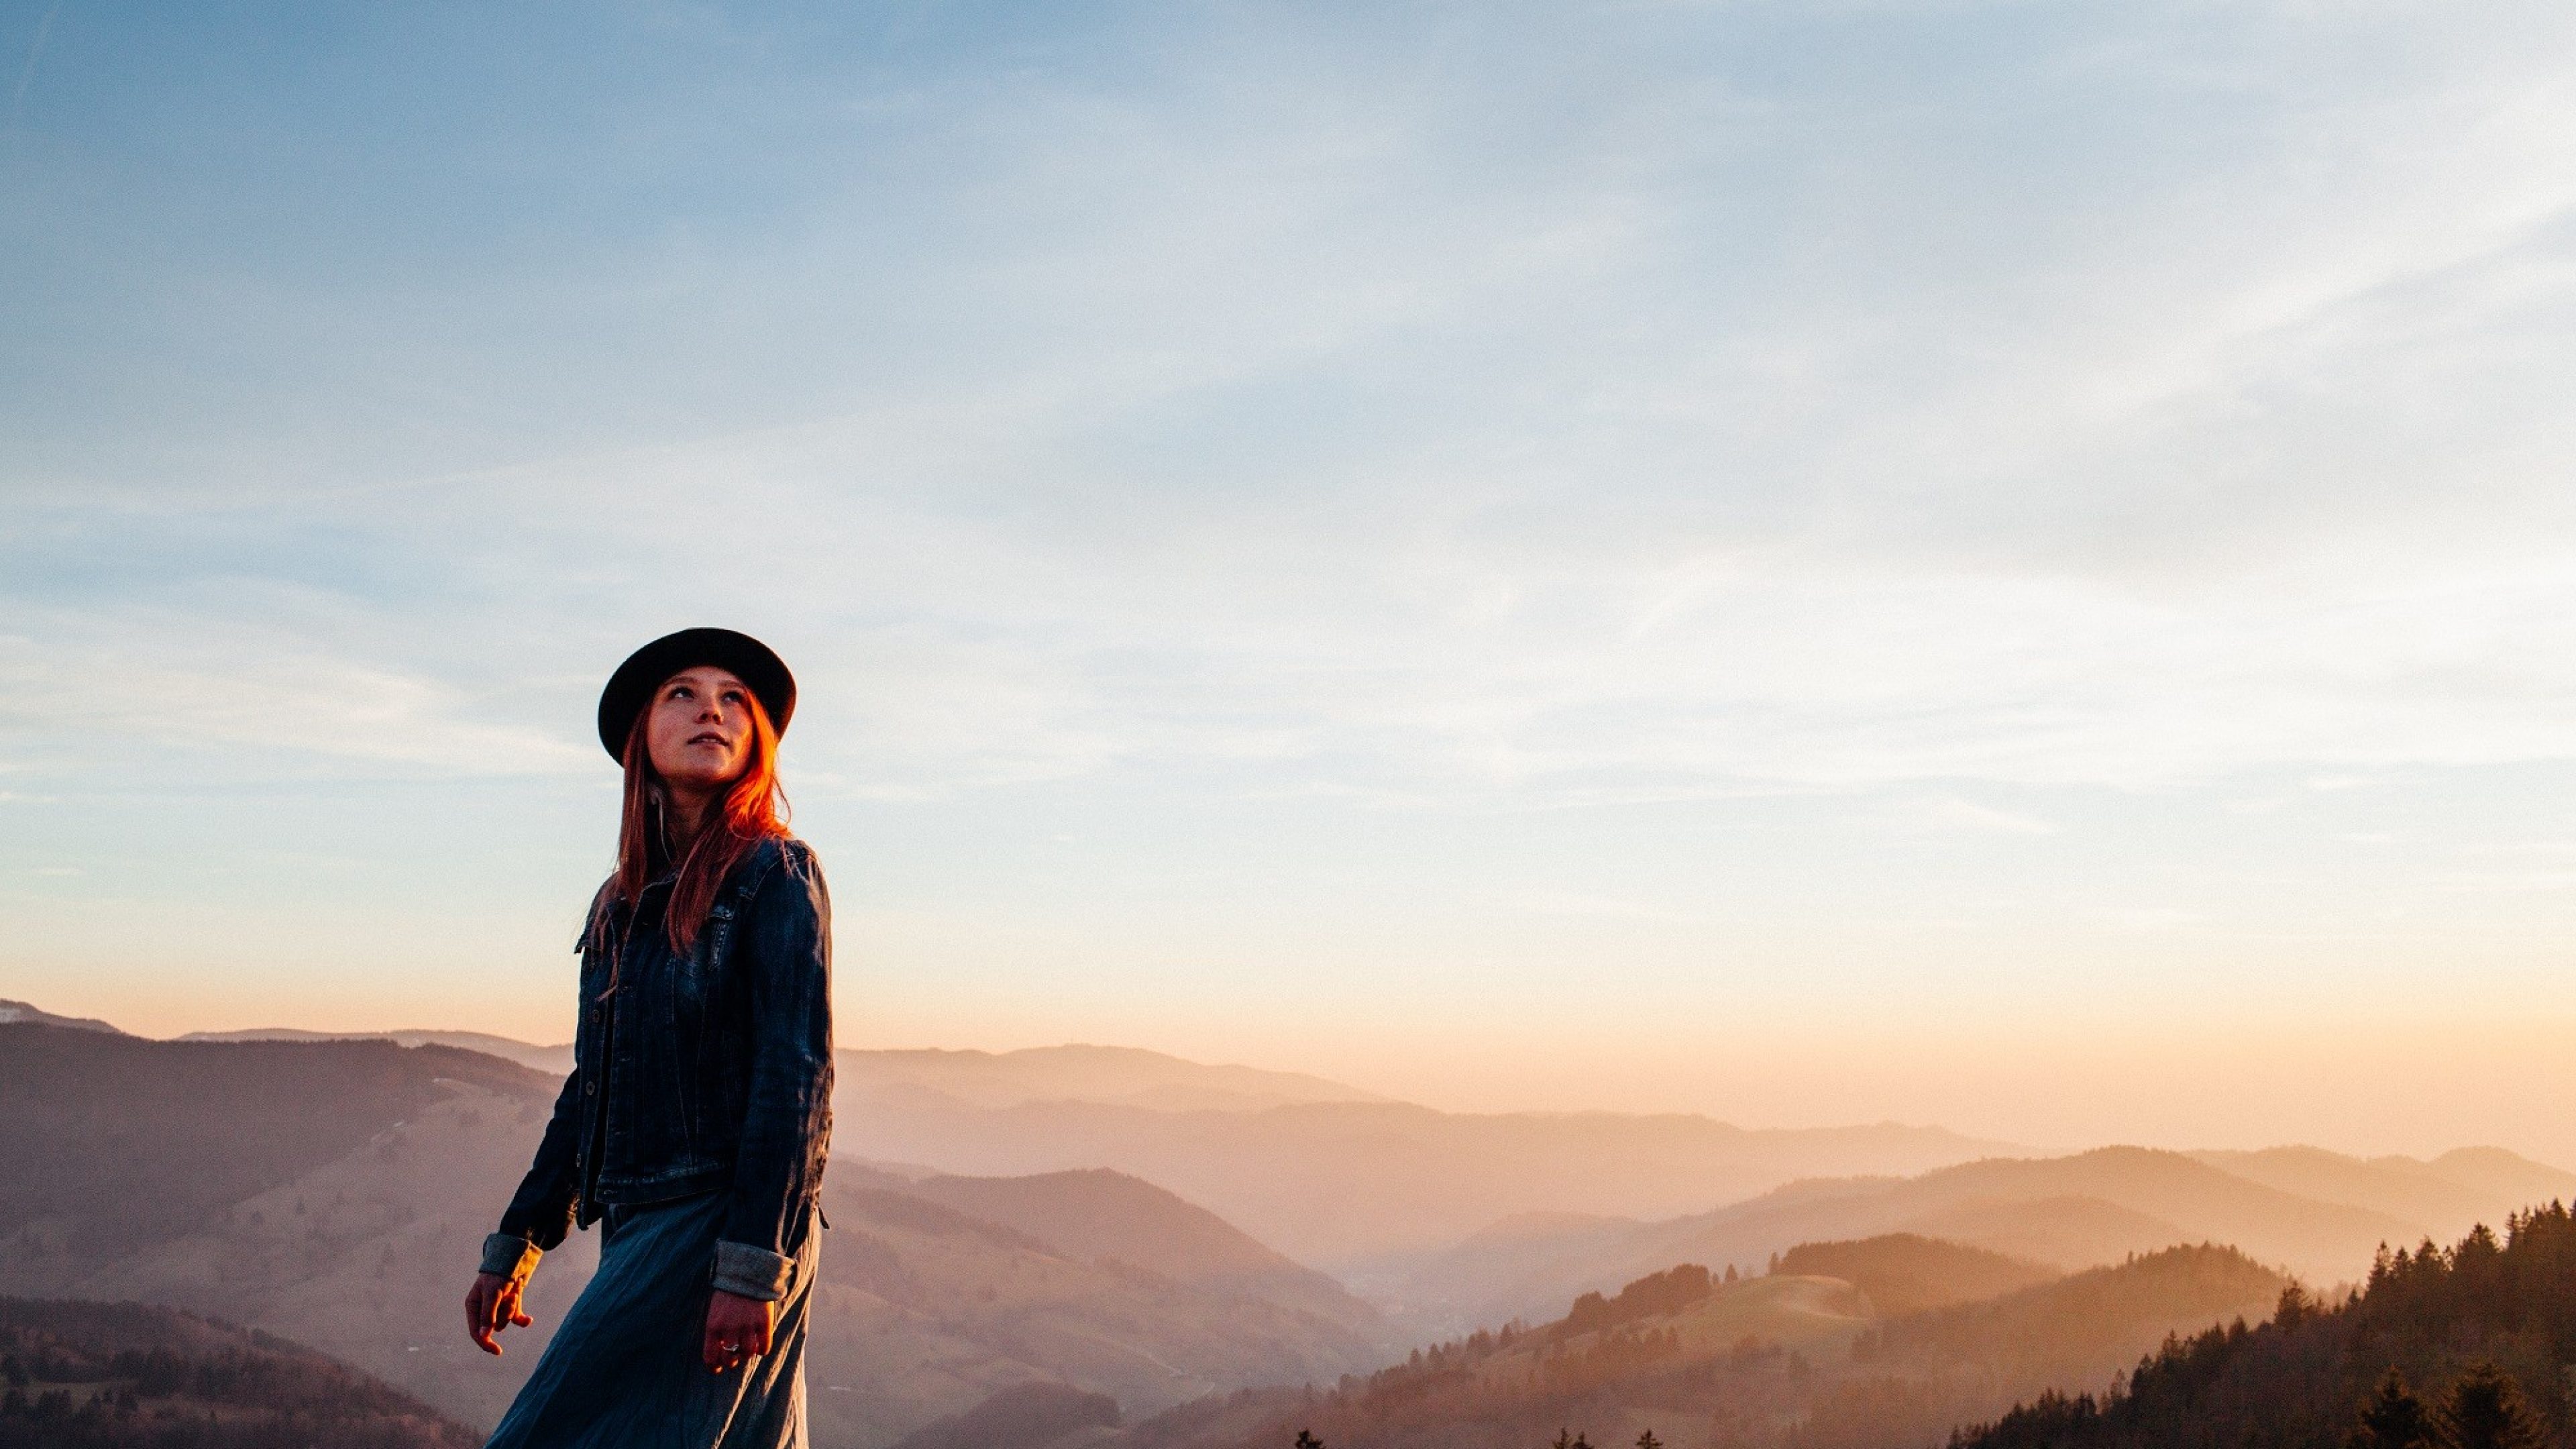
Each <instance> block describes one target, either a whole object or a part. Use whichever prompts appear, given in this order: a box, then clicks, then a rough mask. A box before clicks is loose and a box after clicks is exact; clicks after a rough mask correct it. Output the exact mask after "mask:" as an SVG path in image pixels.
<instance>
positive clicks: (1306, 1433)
mask: <svg viewBox="0 0 2576 1449" xmlns="http://www.w3.org/2000/svg"><path fill="white" fill-rule="evenodd" d="M1290 1449H1324V1441H1323V1440H1321V1439H1318V1438H1316V1437H1315V1431H1314V1430H1312V1429H1300V1430H1298V1431H1297V1442H1296V1443H1295V1444H1294V1445H1291V1446H1290Z"/></svg>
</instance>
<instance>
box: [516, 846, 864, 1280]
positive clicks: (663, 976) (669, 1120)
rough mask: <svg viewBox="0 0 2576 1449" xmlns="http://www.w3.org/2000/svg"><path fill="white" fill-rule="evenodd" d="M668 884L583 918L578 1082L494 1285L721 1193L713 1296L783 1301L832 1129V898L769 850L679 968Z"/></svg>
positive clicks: (553, 1126)
mask: <svg viewBox="0 0 2576 1449" xmlns="http://www.w3.org/2000/svg"><path fill="white" fill-rule="evenodd" d="M671 886H672V876H670V875H668V874H666V875H664V876H663V877H662V878H661V879H659V880H657V881H655V882H654V883H653V884H651V885H649V886H647V887H645V889H644V893H643V898H642V899H641V900H640V901H638V902H637V903H636V904H635V906H634V907H633V908H632V909H631V910H630V909H629V908H628V907H626V906H625V905H623V904H621V903H618V902H615V901H612V900H610V899H609V898H608V894H607V892H606V891H604V890H603V891H602V892H601V896H600V900H599V901H598V902H597V903H595V904H594V905H593V906H592V907H591V920H590V922H589V923H588V924H587V925H586V926H585V927H584V929H583V931H582V941H583V946H582V959H581V1025H580V1029H579V1032H578V1034H577V1035H576V1036H575V1038H574V1042H573V1068H572V1075H570V1076H568V1077H566V1078H564V1084H563V1090H562V1092H561V1093H559V1094H558V1095H557V1096H556V1098H555V1108H554V1116H553V1118H552V1119H551V1120H550V1121H548V1122H547V1123H546V1133H545V1137H544V1139H543V1140H542V1141H540V1142H539V1143H538V1145H537V1156H536V1161H535V1163H534V1164H533V1165H532V1166H530V1167H529V1169H528V1175H527V1177H526V1179H525V1180H524V1181H523V1182H521V1183H520V1185H519V1191H518V1195H517V1196H515V1197H513V1198H512V1199H511V1200H510V1206H509V1209H508V1211H506V1212H504V1213H503V1214H502V1215H501V1224H500V1227H501V1230H500V1231H499V1232H497V1233H495V1234H493V1235H492V1236H491V1237H490V1238H488V1239H486V1240H485V1242H484V1249H483V1271H485V1272H487V1273H501V1274H504V1275H508V1276H513V1277H516V1276H522V1275H524V1274H526V1273H528V1272H529V1271H531V1270H532V1269H533V1268H534V1266H535V1263H536V1259H537V1256H538V1254H540V1253H542V1252H543V1251H545V1250H546V1249H549V1248H552V1247H554V1246H556V1245H557V1244H559V1243H561V1242H562V1241H563V1239H564V1234H565V1232H566V1231H568V1230H569V1229H570V1228H572V1227H573V1226H575V1225H576V1224H577V1225H579V1226H581V1227H584V1228H587V1227H589V1226H590V1224H591V1223H592V1222H593V1221H594V1220H596V1219H597V1218H598V1217H599V1215H600V1214H601V1212H603V1211H604V1210H606V1209H608V1208H611V1207H622V1206H626V1207H631V1206H642V1205H644V1204H648V1203H657V1202H665V1201H668V1200H671V1199H673V1198H682V1197H690V1196H694V1195H696V1194H699V1193H704V1192H709V1191H715V1190H719V1189H721V1190H723V1191H725V1192H727V1193H729V1194H730V1198H729V1201H728V1202H727V1204H726V1208H725V1215H724V1226H723V1227H722V1229H721V1230H720V1231H719V1232H718V1234H717V1238H718V1241H717V1243H716V1254H715V1263H714V1283H715V1286H717V1287H718V1288H722V1289H724V1290H725V1291H727V1292H731V1293H739V1294H742V1295H743V1296H745V1297H749V1298H763V1299H770V1300H773V1301H774V1300H776V1299H779V1298H782V1297H784V1296H785V1295H786V1292H787V1288H788V1280H789V1275H790V1270H791V1267H792V1264H793V1262H794V1259H795V1255H796V1250H797V1248H798V1247H799V1246H800V1245H801V1243H802V1240H803V1238H804V1235H805V1233H806V1231H807V1230H808V1219H809V1218H810V1217H811V1216H812V1215H813V1214H814V1213H815V1212H816V1211H817V1208H816V1201H817V1198H818V1196H819V1195H820V1194H821V1192H822V1188H823V1156H824V1151H825V1149H826V1147H827V1145H828V1143H829V1140H830V1137H831V1132H832V992H831V986H832V906H831V901H830V898H829V897H828V896H827V895H826V894H825V892H824V889H823V873H822V870H821V868H820V867H819V866H818V865H817V864H816V862H815V860H814V852H813V851H812V850H811V849H810V848H809V847H807V846H806V845H805V843H804V842H803V841H798V840H785V839H778V840H765V841H763V842H761V843H760V844H759V845H758V846H757V847H755V848H754V849H753V851H752V853H751V855H750V856H749V857H747V858H746V859H745V860H744V861H743V863H742V864H741V865H740V866H738V867H737V868H736V869H735V870H734V873H733V874H732V875H731V876H730V877H728V878H727V879H726V881H725V884H724V886H723V888H722V889H721V890H719V891H718V892H717V893H716V900H715V904H714V906H713V907H712V908H711V909H710V910H709V911H708V914H707V921H706V925H705V927H704V928H703V929H701V930H700V931H699V932H698V939H697V941H696V943H695V944H694V945H693V946H692V947H691V948H690V950H689V952H688V954H687V955H685V956H681V955H676V954H674V953H673V952H672V950H671V944H670V940H669V937H668V936H667V934H666V933H665V931H664V929H663V911H664V907H665V906H666V905H667V903H668V902H669V900H670V897H671ZM612 967H613V968H614V969H613V970H612Z"/></svg>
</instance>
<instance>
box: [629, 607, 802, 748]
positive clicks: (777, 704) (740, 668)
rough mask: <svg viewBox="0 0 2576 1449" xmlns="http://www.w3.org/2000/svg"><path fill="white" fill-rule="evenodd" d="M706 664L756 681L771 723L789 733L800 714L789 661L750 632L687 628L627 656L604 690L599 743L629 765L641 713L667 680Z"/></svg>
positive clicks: (753, 687) (755, 688) (757, 695)
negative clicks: (628, 748) (789, 726)
mask: <svg viewBox="0 0 2576 1449" xmlns="http://www.w3.org/2000/svg"><path fill="white" fill-rule="evenodd" d="M704 664H712V665H714V666H715V667H716V668H718V669H724V670H729V671H731V672H732V674H733V676H734V677H735V678H737V679H739V680H741V681H742V682H743V683H745V684H747V685H750V686H751V693H752V696H753V697H754V698H756V699H758V700H759V701H760V707H761V708H762V709H765V710H767V711H769V723H770V725H771V726H772V727H773V728H775V729H776V730H777V731H778V732H779V733H780V734H782V735H783V734H785V733H787V718H788V716H790V715H792V714H794V713H796V676H795V675H793V674H790V673H788V672H787V663H786V661H785V660H782V659H780V658H779V657H778V655H777V654H776V652H774V651H773V650H771V649H770V647H769V646H768V645H766V644H763V643H761V642H760V641H759V640H757V639H754V638H753V637H751V636H750V635H748V634H737V633H735V632H734V631H733V630H731V629H683V630H681V631H680V632H679V633H677V634H665V635H663V636H662V637H661V638H659V639H656V640H654V641H653V642H652V643H650V644H647V645H645V646H644V647H643V648H641V649H638V650H636V651H635V652H634V653H632V654H629V655H627V656H626V662H625V663H623V664H620V665H618V666H617V672H616V673H615V674H612V675H610V676H608V687H607V688H606V689H603V690H601V691H600V692H599V742H600V743H601V744H602V745H605V746H607V747H608V757H609V758H610V759H612V760H615V761H617V762H618V763H619V764H621V765H622V764H624V763H626V737H627V735H628V734H630V733H632V732H633V731H634V729H635V716H636V715H638V714H640V713H642V712H643V709H644V706H645V705H647V704H649V703H651V702H652V699H653V691H654V690H657V689H659V688H661V687H662V681H663V680H665V679H668V678H670V677H671V676H672V675H674V674H677V673H679V672H680V671H681V670H683V669H694V668H697V667H698V666H700V665H704Z"/></svg>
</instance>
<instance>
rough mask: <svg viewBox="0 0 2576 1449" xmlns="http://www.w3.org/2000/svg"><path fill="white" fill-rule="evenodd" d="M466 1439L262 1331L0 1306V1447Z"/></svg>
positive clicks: (448, 1443) (342, 1448)
mask: <svg viewBox="0 0 2576 1449" xmlns="http://www.w3.org/2000/svg"><path fill="white" fill-rule="evenodd" d="M476 1442H477V1436H476V1435H475V1434H473V1433H472V1432H471V1431H469V1430H468V1429H466V1428H465V1427H464V1426H463V1425H461V1424H457V1423H454V1422H452V1421H450V1420H448V1419H445V1418H443V1417H441V1416H439V1415H438V1414H437V1413H435V1412H433V1411H432V1410H430V1409H429V1408H428V1407H427V1406H425V1405H423V1404H422V1403H420V1401H418V1400H417V1399H414V1398H412V1397H411V1396H410V1395H408V1394H405V1393H403V1392H401V1391H400V1390H398V1389H395V1388H393V1387H392V1386H390V1385H388V1384H386V1383H384V1382H382V1381H380V1380H378V1379H375V1378H372V1377H369V1376H368V1375H366V1374H363V1373H360V1372H359V1371H357V1370H356V1369H352V1368H349V1367H347V1366H345V1365H342V1364H338V1363H335V1362H333V1361H331V1360H329V1359H326V1358H324V1357H322V1356H321V1355H319V1354H316V1353H314V1352H312V1351H311V1350H309V1349H305V1348H301V1347H299V1346H297V1345H293V1344H289V1343H287V1342H285V1341H284V1340H282V1339H277V1338H272V1337H270V1336H268V1335H266V1334H256V1333H250V1332H246V1331H244V1330H241V1329H237V1328H234V1327H232V1326H231V1325H229V1324H221V1323H216V1322H214V1321H212V1320H208V1319H202V1318H198V1317H195V1316H194V1315H191V1314H185V1313H181V1312H179V1311H178V1310H176V1309H169V1308H160V1307H153V1306H148V1305H142V1304H124V1303H78V1302H64V1301H41V1300H26V1299H0V1449H311V1446H314V1445H329V1446H331V1449H469V1446H471V1445H473V1444H474V1443H476Z"/></svg>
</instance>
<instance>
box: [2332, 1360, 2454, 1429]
mask: <svg viewBox="0 0 2576 1449" xmlns="http://www.w3.org/2000/svg"><path fill="white" fill-rule="evenodd" d="M2432 1442H2433V1417H2432V1415H2430V1414H2428V1413H2426V1412H2425V1411H2424V1401H2423V1400H2422V1399H2419V1398H2417V1397H2415V1391H2414V1390H2413V1389H2410V1388H2408V1387H2406V1376H2405V1375H2404V1374H2401V1373H2399V1372H2398V1371H2397V1366H2396V1365H2395V1364H2390V1365H2389V1366H2388V1376H2387V1377H2386V1378H2383V1379H2381V1380H2380V1381H2379V1392H2378V1393H2376V1394H2373V1395H2372V1396H2371V1399H2370V1402H2369V1403H2367V1404H2364V1405H2363V1406H2362V1409H2361V1422H2360V1423H2359V1424H2356V1425H2354V1426H2353V1431H2352V1434H2351V1436H2350V1437H2349V1438H2348V1439H2346V1440H2345V1443H2346V1444H2347V1445H2349V1446H2350V1449H2427V1446H2429V1445H2431V1444H2432Z"/></svg>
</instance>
